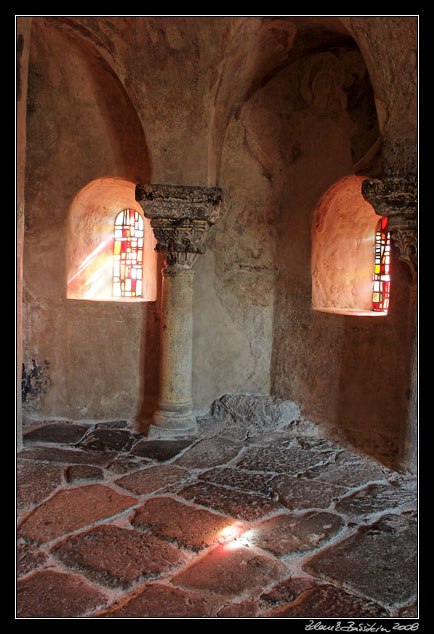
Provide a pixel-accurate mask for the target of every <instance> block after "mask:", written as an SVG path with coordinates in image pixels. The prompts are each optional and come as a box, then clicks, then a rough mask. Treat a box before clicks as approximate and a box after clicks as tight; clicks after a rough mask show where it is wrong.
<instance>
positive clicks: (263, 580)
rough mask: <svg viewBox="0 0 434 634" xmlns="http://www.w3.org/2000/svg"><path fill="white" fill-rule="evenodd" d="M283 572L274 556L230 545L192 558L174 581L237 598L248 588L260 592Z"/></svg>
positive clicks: (179, 584) (218, 547)
mask: <svg viewBox="0 0 434 634" xmlns="http://www.w3.org/2000/svg"><path fill="white" fill-rule="evenodd" d="M283 574H284V568H283V566H282V565H281V564H280V563H279V562H277V561H276V560H275V559H273V558H271V557H267V556H265V555H259V554H257V553H255V552H254V551H252V549H250V548H244V547H240V546H236V547H235V548H234V547H233V544H228V545H222V546H217V547H215V548H213V549H212V550H210V551H208V552H207V553H206V554H205V555H204V556H203V557H200V558H199V559H196V560H195V561H193V563H192V564H190V565H189V566H187V567H186V568H183V569H182V570H181V571H180V572H178V573H176V574H175V575H174V577H172V583H173V584H175V585H177V586H182V587H184V588H194V589H196V590H201V591H209V592H214V593H216V594H219V595H221V596H224V597H231V598H234V597H237V596H239V595H240V594H243V593H244V592H247V591H249V592H257V591H259V590H260V589H261V588H263V587H264V586H267V585H270V584H271V583H273V581H277V580H278V579H280V578H281V577H282V575H283Z"/></svg>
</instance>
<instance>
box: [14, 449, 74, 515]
mask: <svg viewBox="0 0 434 634" xmlns="http://www.w3.org/2000/svg"><path fill="white" fill-rule="evenodd" d="M16 476H17V488H16V493H17V508H18V509H25V508H30V507H32V506H34V505H35V504H39V503H40V502H42V501H43V500H45V499H46V498H47V497H48V496H49V495H50V494H51V493H53V491H55V490H56V489H57V487H58V486H60V485H61V484H63V467H61V466H60V465H52V464H43V463H40V462H33V461H28V460H17V474H16Z"/></svg>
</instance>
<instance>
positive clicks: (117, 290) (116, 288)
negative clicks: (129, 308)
mask: <svg viewBox="0 0 434 634" xmlns="http://www.w3.org/2000/svg"><path fill="white" fill-rule="evenodd" d="M113 295H114V296H115V297H120V296H121V285H120V283H119V282H115V283H114V284H113Z"/></svg>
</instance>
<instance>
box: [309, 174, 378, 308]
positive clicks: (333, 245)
mask: <svg viewBox="0 0 434 634" xmlns="http://www.w3.org/2000/svg"><path fill="white" fill-rule="evenodd" d="M366 178H367V177H366V176H355V175H352V176H347V177H345V178H343V179H341V180H340V181H338V182H337V183H335V184H334V185H333V186H332V187H330V188H329V190H328V191H327V192H326V193H325V194H324V196H323V197H322V199H321V201H320V203H319V205H318V206H317V208H316V209H315V212H314V217H313V224H312V254H311V272H312V307H313V309H314V310H318V311H323V312H329V313H336V314H348V315H359V316H363V317H381V316H385V315H387V311H383V310H374V306H373V288H374V267H375V262H376V259H375V257H376V250H375V249H376V230H377V226H378V222H379V216H378V215H377V214H376V213H375V211H374V209H373V207H372V205H370V204H369V203H368V202H367V201H366V200H365V199H364V197H363V195H362V192H361V187H362V182H363V181H364V180H366Z"/></svg>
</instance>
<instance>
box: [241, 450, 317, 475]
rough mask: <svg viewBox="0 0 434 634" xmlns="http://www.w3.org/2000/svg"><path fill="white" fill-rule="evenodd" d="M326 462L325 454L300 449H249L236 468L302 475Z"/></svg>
mask: <svg viewBox="0 0 434 634" xmlns="http://www.w3.org/2000/svg"><path fill="white" fill-rule="evenodd" d="M326 461H327V454H324V453H323V452H319V451H310V450H308V449H301V448H300V447H287V448H285V447H250V448H249V449H248V450H247V451H246V452H245V453H244V454H243V456H242V457H241V459H240V460H238V462H237V467H238V468H240V469H246V470H247V471H264V472H268V473H286V474H289V475H296V474H298V473H303V472H304V471H307V469H310V468H311V467H315V466H316V465H319V464H322V463H324V462H326Z"/></svg>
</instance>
